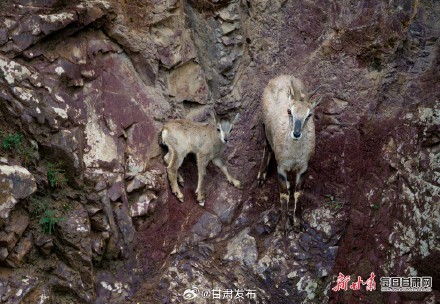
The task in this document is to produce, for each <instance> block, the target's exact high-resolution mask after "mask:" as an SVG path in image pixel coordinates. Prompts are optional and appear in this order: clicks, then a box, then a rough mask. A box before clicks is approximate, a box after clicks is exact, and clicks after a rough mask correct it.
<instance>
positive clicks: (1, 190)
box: [0, 165, 37, 219]
mask: <svg viewBox="0 0 440 304" xmlns="http://www.w3.org/2000/svg"><path fill="white" fill-rule="evenodd" d="M36 190H37V184H36V182H35V178H34V177H33V176H32V174H31V173H30V172H29V171H28V170H27V169H25V168H23V167H20V166H7V165H0V218H3V219H6V218H8V216H9V213H10V211H11V210H12V209H13V208H14V206H15V205H16V204H17V202H18V200H20V199H23V198H26V197H28V196H29V195H31V194H32V193H34V192H35V191H36Z"/></svg>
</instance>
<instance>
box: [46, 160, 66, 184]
mask: <svg viewBox="0 0 440 304" xmlns="http://www.w3.org/2000/svg"><path fill="white" fill-rule="evenodd" d="M61 166H62V163H61V162H57V163H50V162H49V163H48V166H47V180H48V181H49V184H50V186H51V187H62V186H64V185H66V183H67V178H66V175H65V171H64V170H63V169H62V168H61Z"/></svg>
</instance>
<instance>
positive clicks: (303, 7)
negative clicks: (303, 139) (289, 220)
mask: <svg viewBox="0 0 440 304" xmlns="http://www.w3.org/2000/svg"><path fill="white" fill-rule="evenodd" d="M439 16H440V3H438V1H425V0H420V1H411V0H408V1H406V0H405V1H394V2H393V1H391V2H386V3H385V2H383V1H379V0H374V1H340V2H337V3H335V2H331V1H320V2H319V3H314V2H312V1H282V0H276V1H267V0H257V1H246V0H244V1H238V0H234V1H229V0H227V1H214V0H212V1H211V0H191V1H169V0H168V1H161V0H156V1H151V0H136V1H117V0H108V1H106V0H93V1H82V0H77V1H71V2H65V1H55V0H53V1H30V0H29V1H28V0H7V1H2V2H1V3H0V24H1V25H2V26H1V27H0V140H1V141H4V140H5V138H6V136H7V134H15V133H19V134H21V135H22V139H21V142H20V143H17V145H16V146H12V147H4V146H3V145H2V146H1V147H0V149H1V150H0V152H1V157H2V158H1V159H0V162H1V163H2V167H3V166H5V167H6V166H7V167H13V166H19V165H20V166H22V167H26V168H27V170H29V172H30V173H31V174H32V175H33V176H34V178H35V181H34V180H33V179H32V184H31V185H28V186H26V184H22V183H21V184H20V186H21V187H18V186H16V187H18V188H20V193H23V195H21V196H20V195H19V196H15V197H12V196H11V197H12V199H13V204H10V205H11V206H10V207H8V208H9V209H11V211H10V212H8V213H7V214H6V215H5V219H4V220H2V222H0V223H1V227H0V229H1V230H2V231H1V233H0V234H1V237H2V239H3V241H2V242H3V243H2V244H3V245H1V244H0V245H1V246H2V248H0V263H2V265H4V266H5V267H17V268H15V269H14V272H13V273H12V272H11V271H10V270H9V268H0V303H18V302H20V301H24V302H29V303H36V302H38V303H52V302H54V301H55V302H56V303H73V302H75V303H76V302H84V303H138V302H139V303H160V302H163V303H169V302H183V301H184V299H183V294H184V291H185V290H187V289H190V288H193V287H196V288H198V290H199V292H202V291H206V290H208V291H210V292H211V293H212V291H213V289H221V290H240V289H243V290H244V289H252V290H255V293H256V296H257V299H256V302H257V303H404V302H405V301H407V302H408V303H409V302H410V301H411V303H426V302H427V301H428V302H429V301H431V302H435V301H438V300H439V292H440V286H439V284H440V278H439V271H438V267H435V266H434V265H438V264H439V263H440V260H439V259H440V251H439V247H440V245H439V238H438V235H439V231H440V227H439V223H440V209H439V208H440V201H439V189H440V185H439V172H440V171H439V170H440V159H439V155H440V127H439V126H440V105H439V99H440V96H439V95H440V68H439V67H440V51H439V37H440V23H439ZM279 74H293V75H295V76H297V77H299V78H301V79H302V80H303V81H304V83H305V85H306V87H307V88H309V89H311V88H315V87H316V86H318V85H321V90H320V94H322V95H323V101H322V103H321V104H320V105H319V107H318V108H317V110H316V113H315V118H314V119H315V124H316V127H317V130H316V137H317V141H316V142H317V144H316V152H315V156H314V157H313V158H312V159H311V161H310V166H309V171H308V173H307V175H306V180H305V184H304V195H303V196H302V197H301V200H300V201H301V204H302V214H303V218H304V221H305V230H304V231H303V232H301V233H298V234H294V233H291V234H290V235H289V236H288V237H282V236H280V235H278V234H277V233H276V232H275V226H276V224H277V221H278V219H279V212H278V207H279V206H278V199H279V195H278V187H277V183H276V173H275V170H274V168H275V166H274V164H272V166H271V170H270V172H269V173H270V174H269V178H268V181H267V182H266V183H265V184H264V186H263V187H261V188H260V187H258V186H257V184H256V175H257V171H258V168H259V164H260V161H261V157H262V153H263V146H264V137H263V130H262V126H261V118H260V112H259V111H260V107H259V103H260V99H261V94H262V91H263V88H264V87H265V85H266V84H267V82H268V81H269V79H271V78H273V77H275V76H277V75H279ZM212 109H215V110H216V111H217V112H219V113H229V112H233V113H235V112H240V113H241V117H240V119H239V121H238V123H237V124H236V127H235V128H234V130H233V133H232V134H231V136H232V137H231V140H230V142H228V148H227V150H226V151H225V153H224V155H223V156H224V159H225V160H226V161H227V163H228V167H229V168H230V171H231V173H232V175H234V176H236V177H237V178H238V179H239V180H240V181H241V182H242V184H243V186H244V189H243V190H238V189H235V188H233V187H232V186H231V185H229V184H228V183H227V181H226V180H225V178H224V175H223V174H222V173H221V172H219V170H218V169H217V168H216V167H214V166H213V165H212V164H211V165H209V166H208V170H207V177H206V179H205V180H206V181H205V189H206V193H207V200H206V205H205V207H204V208H201V207H200V206H199V205H198V204H197V202H196V199H195V194H194V191H195V188H196V183H197V179H196V177H197V169H196V165H195V162H194V159H193V158H191V157H188V159H187V161H186V162H185V163H184V165H183V166H182V168H181V173H182V175H183V177H184V179H185V183H184V185H183V187H182V191H183V193H184V195H185V198H186V201H185V203H184V204H181V203H179V201H178V200H177V199H176V198H175V197H174V196H173V195H172V194H171V192H170V190H169V187H168V182H167V178H166V170H165V167H164V164H163V161H162V156H163V155H164V151H163V150H162V148H161V147H160V146H159V144H158V136H157V135H158V132H159V130H160V128H161V126H162V124H163V123H164V122H165V121H167V120H169V119H173V118H182V117H185V118H189V119H194V120H199V121H202V120H207V121H210V119H211V118H210V116H209V113H210V112H211V111H212ZM50 164H58V165H56V166H55V167H53V166H52V167H51V165H50ZM50 168H52V169H50ZM53 168H56V170H58V171H57V172H58V173H60V174H62V176H64V177H65V179H66V180H67V183H66V184H65V185H64V184H63V183H61V182H60V185H61V187H57V186H55V187H54V186H53V185H51V184H50V181H48V176H50V174H49V173H50V170H53ZM26 172H27V171H26ZM29 172H28V173H29ZM52 173H53V172H52ZM35 182H36V184H37V191H36V192H35V194H33V195H32V196H31V197H28V195H30V194H32V193H33V192H34V191H35V186H34V184H33V183H35ZM3 184H4V186H3V188H5V187H6V186H7V187H9V188H10V187H12V186H11V184H10V183H9V182H6V181H5V180H4V181H0V187H2V185H3ZM25 186H26V187H27V188H28V189H22V188H23V187H25ZM26 187H25V188H26ZM3 188H1V189H0V194H1V193H4V192H5V191H6V190H4V189H3ZM9 188H8V189H9ZM18 188H17V189H18ZM5 189H6V188H5ZM3 190H4V191H3ZM2 191H3V192H2ZM2 199H3V200H5V202H6V200H8V198H6V199H4V198H3V197H2V198H0V202H3V201H2ZM9 200H10V199H9ZM46 210H51V211H53V213H50V214H53V217H54V218H52V219H53V220H55V222H54V225H53V229H54V230H53V233H52V235H47V232H46V233H44V231H42V226H41V220H42V218H44V216H45V214H47V213H45V212H44V211H46ZM19 218H21V219H24V220H17V219H19ZM57 219H58V220H57ZM14 223H17V224H14ZM23 223H25V224H23ZM9 255H10V257H8V256H9ZM8 259H9V260H8ZM8 261H9V263H8ZM340 272H341V273H343V274H345V275H350V276H351V277H352V278H356V277H357V276H361V277H362V279H364V280H365V279H366V278H368V276H369V275H370V273H371V272H374V273H375V275H376V279H377V281H376V282H377V284H378V285H377V288H378V289H379V288H380V285H379V278H380V277H383V276H432V277H433V290H434V292H431V293H381V292H380V291H379V290H376V291H372V292H369V291H366V290H365V289H364V287H362V288H361V290H360V291H339V292H333V291H332V290H331V287H334V286H335V285H336V276H337V275H338V274H339V273H340ZM200 295H201V294H199V297H198V298H197V303H205V302H209V301H208V300H206V299H203V298H202V297H201V296H200ZM209 296H211V297H212V296H213V295H212V294H210V295H209Z"/></svg>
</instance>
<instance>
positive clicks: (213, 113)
mask: <svg viewBox="0 0 440 304" xmlns="http://www.w3.org/2000/svg"><path fill="white" fill-rule="evenodd" d="M211 114H212V117H214V120H215V122H218V116H217V113H215V110H212V111H211Z"/></svg>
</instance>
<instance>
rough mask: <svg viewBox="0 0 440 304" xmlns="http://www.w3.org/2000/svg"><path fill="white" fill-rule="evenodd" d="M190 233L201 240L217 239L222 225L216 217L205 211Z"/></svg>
mask: <svg viewBox="0 0 440 304" xmlns="http://www.w3.org/2000/svg"><path fill="white" fill-rule="evenodd" d="M192 231H193V232H194V233H195V234H196V235H198V236H199V237H201V238H202V239H212V238H215V237H217V236H218V235H219V234H220V232H221V231H222V224H221V223H220V221H219V219H218V217H217V216H215V215H214V214H212V213H210V212H208V211H205V213H203V215H202V216H201V217H200V219H199V221H198V222H197V224H195V225H194V227H193V229H192Z"/></svg>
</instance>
